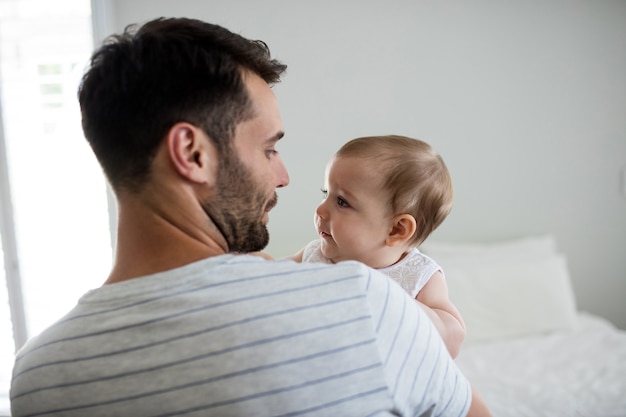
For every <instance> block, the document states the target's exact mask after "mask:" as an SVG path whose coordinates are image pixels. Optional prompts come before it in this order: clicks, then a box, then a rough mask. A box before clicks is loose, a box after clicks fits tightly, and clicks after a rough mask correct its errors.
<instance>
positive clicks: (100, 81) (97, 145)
mask: <svg viewBox="0 0 626 417" xmlns="http://www.w3.org/2000/svg"><path fill="white" fill-rule="evenodd" d="M286 68H287V67H286V66H285V65H283V64H282V63H280V62H278V61H277V60H275V59H272V58H271V56H270V52H269V48H268V47H267V45H266V44H265V43H264V42H262V41H253V40H249V39H246V38H244V37H242V36H240V35H238V34H235V33H232V32H230V31H229V30H227V29H225V28H223V27H221V26H218V25H213V24H210V23H206V22H202V21H199V20H194V19H187V18H159V19H155V20H152V21H149V22H147V23H146V24H144V25H143V26H141V27H139V28H138V27H137V26H135V25H131V26H128V27H127V28H126V30H125V31H124V33H123V34H120V35H113V36H111V37H109V38H108V39H107V40H106V41H105V42H104V44H103V45H102V47H100V49H98V50H97V51H96V52H94V54H93V56H92V57H91V65H90V67H89V69H88V71H87V72H86V74H85V75H84V76H83V79H82V82H81V85H80V87H79V89H78V98H79V102H80V106H81V112H82V123H83V130H84V132H85V136H86V138H87V140H88V141H89V144H90V145H91V147H92V149H93V151H94V153H95V154H96V157H97V158H98V161H99V162H100V164H101V165H102V168H103V170H104V173H105V175H106V176H107V178H108V180H109V182H110V183H111V185H112V187H113V189H114V190H119V189H127V190H130V191H137V190H138V189H139V188H140V187H141V186H142V184H144V182H145V181H146V179H147V178H148V176H149V175H150V164H151V161H152V159H153V158H154V156H155V154H156V151H157V148H158V146H159V144H160V143H161V141H162V139H163V138H164V137H165V135H166V133H167V131H168V130H169V129H170V128H171V126H173V125H174V124H176V123H178V122H182V121H184V122H189V123H191V124H193V125H195V126H198V127H200V128H201V129H203V130H204V131H205V132H206V133H207V134H208V135H209V136H210V137H211V138H212V139H213V140H214V142H215V145H216V146H217V149H218V151H219V152H225V151H226V150H228V149H229V146H230V140H231V138H232V136H233V134H234V130H235V127H236V126H237V124H239V123H240V122H242V121H244V120H246V119H247V118H249V117H251V116H252V114H251V111H252V110H251V103H250V99H249V97H248V93H247V90H246V88H245V85H244V82H243V74H244V72H245V71H250V72H252V73H256V74H257V75H259V76H260V77H261V78H263V79H264V80H265V81H266V82H267V83H268V84H269V85H272V84H274V83H277V82H279V81H280V76H281V74H282V73H283V72H284V71H285V70H286Z"/></svg>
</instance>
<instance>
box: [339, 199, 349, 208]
mask: <svg viewBox="0 0 626 417" xmlns="http://www.w3.org/2000/svg"><path fill="white" fill-rule="evenodd" d="M337 204H338V205H339V206H341V207H350V204H348V202H347V201H346V200H344V199H343V198H341V197H337Z"/></svg>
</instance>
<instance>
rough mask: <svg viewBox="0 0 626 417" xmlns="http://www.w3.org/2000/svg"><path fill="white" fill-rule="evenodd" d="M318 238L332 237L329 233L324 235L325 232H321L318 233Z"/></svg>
mask: <svg viewBox="0 0 626 417" xmlns="http://www.w3.org/2000/svg"><path fill="white" fill-rule="evenodd" d="M320 236H321V237H322V238H326V237H332V235H331V234H330V233H326V232H323V231H321V232H320Z"/></svg>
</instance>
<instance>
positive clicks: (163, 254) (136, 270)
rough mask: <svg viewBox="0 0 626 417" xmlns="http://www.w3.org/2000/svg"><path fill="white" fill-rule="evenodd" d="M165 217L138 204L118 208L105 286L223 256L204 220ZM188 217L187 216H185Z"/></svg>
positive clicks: (222, 243)
mask: <svg viewBox="0 0 626 417" xmlns="http://www.w3.org/2000/svg"><path fill="white" fill-rule="evenodd" d="M177 214H179V215H178V216H176V217H174V216H167V215H166V214H164V213H160V212H158V211H155V210H152V209H150V208H149V207H148V206H146V205H144V204H142V203H141V202H140V201H138V200H137V201H130V202H127V201H125V202H124V203H122V204H120V209H119V222H118V240H117V247H116V256H115V262H114V264H113V268H112V270H111V274H110V275H109V277H108V279H107V280H106V282H105V284H112V283H115V282H120V281H126V280H129V279H133V278H137V277H141V276H146V275H150V274H154V273H157V272H162V271H166V270H170V269H174V268H178V267H180V266H183V265H187V264H189V263H192V262H195V261H199V260H201V259H205V258H209V257H212V256H217V255H222V254H224V253H226V252H227V245H226V243H225V241H224V240H223V237H222V236H221V234H220V233H219V232H218V231H217V228H216V227H215V225H213V224H212V223H211V222H210V221H208V220H207V219H206V218H204V219H201V220H202V221H204V223H205V224H203V225H202V227H200V226H199V225H198V223H199V221H200V216H199V215H198V216H196V217H198V218H199V219H196V220H195V222H194V220H193V216H189V217H185V216H181V215H180V213H177ZM187 214H189V213H187Z"/></svg>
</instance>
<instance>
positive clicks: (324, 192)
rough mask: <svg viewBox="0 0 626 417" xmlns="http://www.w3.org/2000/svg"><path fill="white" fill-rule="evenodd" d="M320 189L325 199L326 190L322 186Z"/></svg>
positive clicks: (326, 195)
mask: <svg viewBox="0 0 626 417" xmlns="http://www.w3.org/2000/svg"><path fill="white" fill-rule="evenodd" d="M320 191H321V192H322V196H323V198H324V199H326V197H328V190H326V189H324V188H320Z"/></svg>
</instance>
